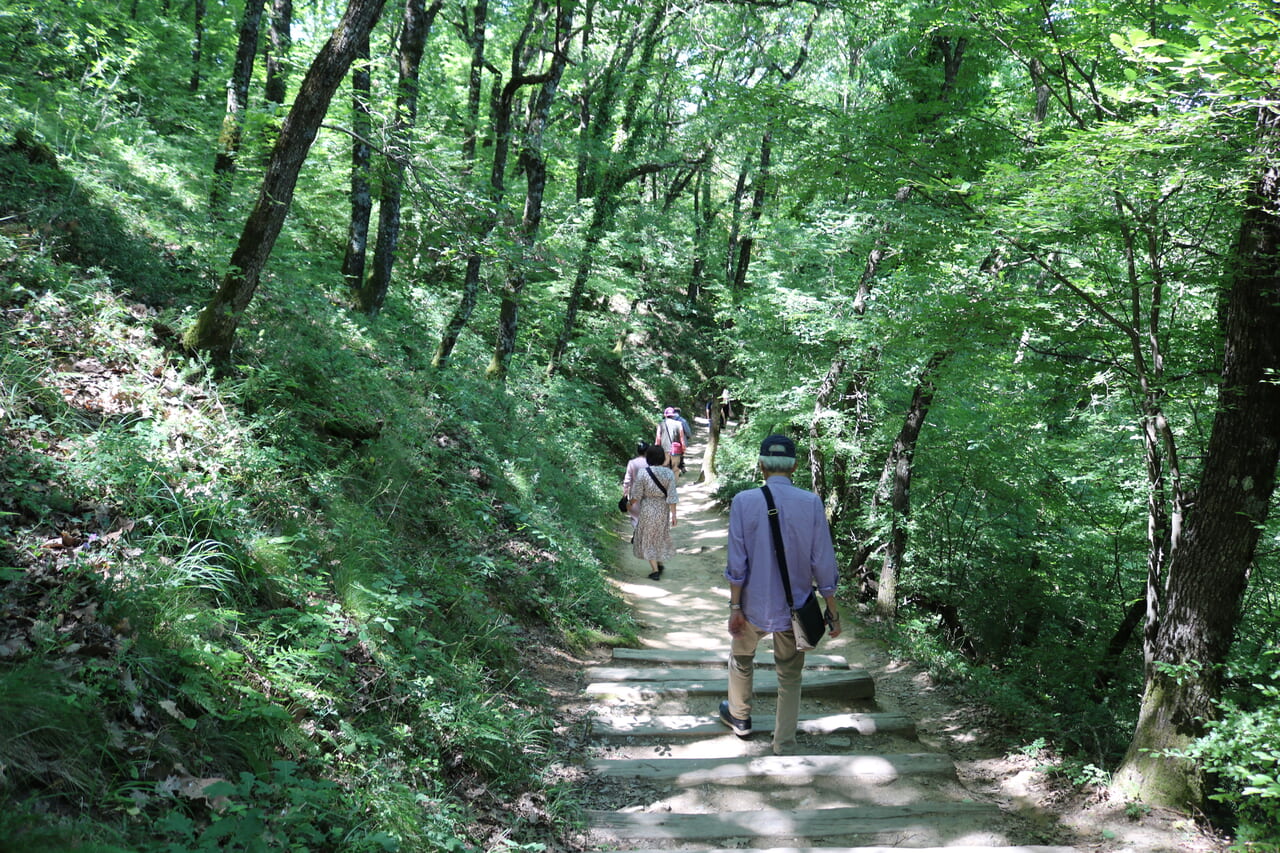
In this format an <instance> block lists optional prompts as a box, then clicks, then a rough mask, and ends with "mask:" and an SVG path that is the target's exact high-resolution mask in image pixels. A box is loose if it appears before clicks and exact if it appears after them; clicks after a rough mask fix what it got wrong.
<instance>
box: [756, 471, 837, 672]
mask: <svg viewBox="0 0 1280 853" xmlns="http://www.w3.org/2000/svg"><path fill="white" fill-rule="evenodd" d="M760 490H761V491H762V492H764V502H765V503H766V504H768V505H769V530H770V531H771V532H772V534H773V550H774V551H775V552H776V553H777V555H778V571H779V572H781V573H782V590H783V592H785V593H786V594H787V607H790V608H791V630H792V631H793V632H794V633H795V635H796V651H801V652H807V651H809V650H811V649H816V648H817V647H818V641H819V640H821V639H822V635H823V634H825V633H827V620H826V617H825V616H824V615H823V614H822V605H821V604H819V603H818V592H817V590H813V589H811V590H810V591H809V597H808V598H806V599H805V600H804V603H802V604H801V605H800V606H799V607H796V605H795V602H794V601H793V600H792V597H791V576H790V575H789V574H787V554H786V551H785V550H784V549H783V547H782V524H781V523H780V522H779V521H778V508H777V507H776V506H774V503H773V495H772V494H770V493H769V487H768V486H763V487H761V489H760Z"/></svg>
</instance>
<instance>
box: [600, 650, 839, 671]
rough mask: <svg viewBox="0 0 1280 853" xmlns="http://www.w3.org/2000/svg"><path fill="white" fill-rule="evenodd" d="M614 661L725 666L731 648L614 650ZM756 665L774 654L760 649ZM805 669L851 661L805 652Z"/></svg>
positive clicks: (769, 662) (768, 662) (766, 662)
mask: <svg viewBox="0 0 1280 853" xmlns="http://www.w3.org/2000/svg"><path fill="white" fill-rule="evenodd" d="M613 659H614V660H615V661H629V662H632V663H674V664H683V665H685V666H725V665H726V664H727V663H728V661H729V650H728V649H647V648H646V649H614V650H613ZM756 665H757V666H767V667H772V666H773V654H772V652H770V651H768V650H767V649H763V648H762V649H761V650H760V653H759V654H758V655H756ZM804 668H805V669H848V668H849V661H848V660H846V659H845V658H844V657H842V656H841V655H823V654H815V653H814V652H806V653H805V656H804Z"/></svg>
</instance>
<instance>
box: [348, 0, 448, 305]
mask: <svg viewBox="0 0 1280 853" xmlns="http://www.w3.org/2000/svg"><path fill="white" fill-rule="evenodd" d="M443 5H444V0H433V2H432V3H431V5H430V6H428V5H426V0H408V2H406V3H405V6H404V20H403V21H402V22H401V24H400V55H399V60H400V61H399V66H400V72H399V84H398V86H397V89H396V111H395V118H394V119H393V120H392V123H391V133H390V134H389V137H390V138H389V139H388V143H387V145H388V151H387V154H386V161H387V162H386V164H385V167H384V168H383V170H382V193H381V195H380V197H379V198H378V236H377V239H376V241H375V243H374V250H373V268H372V269H371V270H370V271H369V274H368V277H367V278H366V279H365V281H364V284H363V286H362V287H361V288H360V310H361V311H363V312H364V313H366V314H368V315H370V316H376V315H377V314H378V313H379V312H380V311H381V310H382V305H383V303H384V302H386V299H387V291H388V290H389V289H390V288H391V270H392V268H393V267H394V266H395V259H396V251H397V249H398V247H399V245H400V213H401V211H400V205H401V198H402V197H403V195H404V180H405V173H406V172H407V171H408V165H409V158H410V153H411V151H410V149H411V148H412V141H411V139H410V135H411V133H412V131H413V128H414V127H415V125H416V124H417V120H418V95H419V92H418V88H419V77H420V72H421V68H422V53H423V49H424V47H425V45H426V42H427V37H428V36H429V35H430V34H431V26H432V24H434V23H435V19H436V14H437V13H439V11H440V7H441V6H443Z"/></svg>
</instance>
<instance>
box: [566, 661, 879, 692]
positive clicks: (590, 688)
mask: <svg viewBox="0 0 1280 853" xmlns="http://www.w3.org/2000/svg"><path fill="white" fill-rule="evenodd" d="M588 676H589V677H596V678H600V679H601V680H599V681H596V682H594V683H591V684H588V685H587V686H586V689H585V692H586V693H587V695H589V696H612V697H614V698H617V699H632V700H642V699H652V698H658V697H662V696H713V695H721V696H723V695H725V694H726V693H727V692H728V687H729V674H728V672H727V671H725V672H721V673H713V672H710V671H706V670H693V669H661V668H655V669H635V670H628V669H626V668H624V667H590V668H589V672H588ZM605 676H611V677H608V678H606V677H605ZM752 685H753V690H754V692H755V695H757V696H766V695H769V696H772V695H776V694H777V692H778V677H777V675H776V673H774V672H772V671H769V670H764V671H760V672H757V673H755V677H754V679H753V681H752ZM875 695H876V685H875V681H873V680H872V678H871V676H870V675H868V674H867V673H866V672H863V671H862V670H857V669H850V670H833V671H829V672H828V671H817V672H809V673H806V674H805V676H804V682H803V685H802V687H801V696H803V697H807V698H814V697H821V698H828V699H872V698H874V697H875Z"/></svg>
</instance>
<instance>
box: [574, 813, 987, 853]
mask: <svg viewBox="0 0 1280 853" xmlns="http://www.w3.org/2000/svg"><path fill="white" fill-rule="evenodd" d="M587 822H588V825H589V826H590V827H591V833H592V835H593V836H595V837H596V838H597V839H598V840H600V841H607V842H611V843H616V842H624V843H625V842H626V841H629V840H636V841H661V842H669V843H704V842H714V841H718V840H725V839H742V840H753V841H763V842H778V843H786V842H790V841H803V842H805V843H808V844H813V843H814V842H816V841H818V840H828V841H835V842H837V843H841V844H846V845H848V844H867V843H870V844H888V845H892V846H898V847H901V845H902V843H903V842H907V843H909V844H912V845H915V844H921V845H937V846H948V845H949V844H957V845H963V844H974V845H984V844H987V845H997V846H1000V845H1002V844H1004V839H1003V838H1002V837H1001V836H1000V834H999V832H998V831H996V830H994V829H991V828H990V827H995V826H997V825H998V824H999V823H1000V814H999V809H997V808H996V807H995V806H992V805H988V804H986V803H974V802H963V803H961V802H938V803H919V804H913V805H901V806H849V807H843V808H833V809H757V810H755V811H749V812H714V813H706V814H686V813H682V812H664V811H656V812H609V811H591V812H588V820H587ZM948 849H952V850H954V848H950V847H949V848H948ZM1007 849H1008V848H1007V847H1006V848H1005V850H1006V851H1007Z"/></svg>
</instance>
